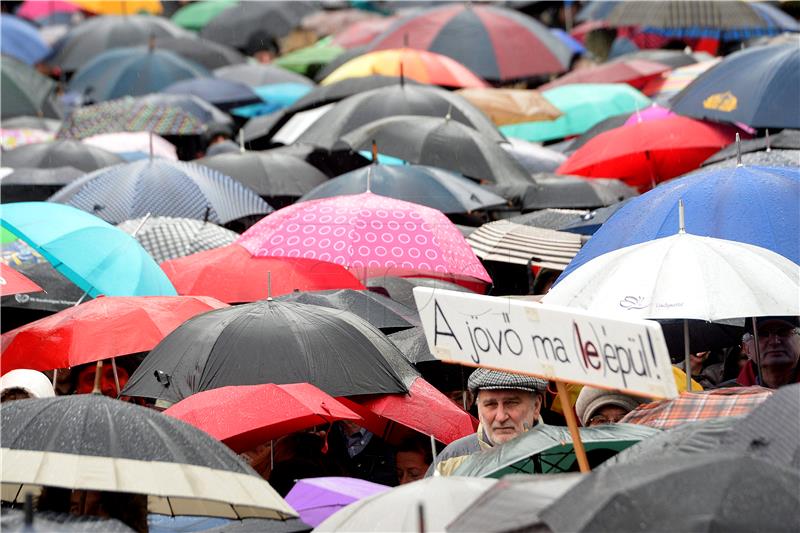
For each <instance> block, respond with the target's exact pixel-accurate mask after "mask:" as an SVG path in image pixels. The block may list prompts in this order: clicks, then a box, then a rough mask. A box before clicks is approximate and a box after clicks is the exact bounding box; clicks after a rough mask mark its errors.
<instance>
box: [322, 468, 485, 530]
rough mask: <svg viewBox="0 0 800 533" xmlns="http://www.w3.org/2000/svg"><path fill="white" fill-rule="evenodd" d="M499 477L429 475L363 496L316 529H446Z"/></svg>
mask: <svg viewBox="0 0 800 533" xmlns="http://www.w3.org/2000/svg"><path fill="white" fill-rule="evenodd" d="M494 483H495V480H489V479H475V478H463V477H438V476H437V477H428V478H425V479H421V480H419V481H414V482H412V483H408V484H406V485H400V486H399V487H395V488H393V489H392V490H389V491H386V492H382V493H380V494H376V495H373V496H370V497H368V498H364V499H362V500H359V501H357V502H355V503H353V504H351V505H348V506H347V507H345V508H344V509H341V510H340V511H338V512H336V513H334V514H333V515H331V516H330V517H328V518H327V519H326V520H325V521H323V522H322V523H321V524H319V525H318V526H317V528H316V529H315V531H319V532H329V531H388V530H391V531H409V532H411V531H419V530H420V524H424V526H423V527H424V530H425V531H444V528H445V526H446V525H447V524H448V523H449V522H450V521H451V520H452V519H453V518H455V517H456V516H458V515H459V514H460V513H461V512H462V511H464V510H465V509H467V508H468V507H469V506H470V505H471V504H472V502H474V501H475V500H476V499H477V498H478V496H480V494H481V493H483V492H484V491H486V490H487V489H489V488H490V487H491V486H492V485H493V484H494Z"/></svg>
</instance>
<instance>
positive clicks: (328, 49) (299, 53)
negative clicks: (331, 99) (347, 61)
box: [274, 37, 345, 77]
mask: <svg viewBox="0 0 800 533" xmlns="http://www.w3.org/2000/svg"><path fill="white" fill-rule="evenodd" d="M344 51H345V49H344V48H342V47H341V46H339V45H337V44H334V42H333V38H332V37H326V38H324V39H320V40H319V41H317V42H315V43H314V44H312V45H311V46H306V47H305V48H300V49H299V50H294V51H292V52H289V53H288V54H283V55H281V56H280V57H279V58H278V59H276V60H275V61H274V63H275V64H276V65H277V66H279V67H283V68H285V69H286V70H291V71H292V72H296V73H298V74H303V75H306V76H309V77H313V75H314V74H315V73H316V71H317V70H319V68H320V67H322V66H324V65H327V64H328V63H330V62H331V61H333V60H334V59H336V58H337V57H339V56H340V55H342V53H344Z"/></svg>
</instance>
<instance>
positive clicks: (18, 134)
mask: <svg viewBox="0 0 800 533" xmlns="http://www.w3.org/2000/svg"><path fill="white" fill-rule="evenodd" d="M54 137H55V134H53V133H51V132H49V131H43V130H35V129H28V128H21V129H8V128H0V147H2V149H3V150H13V149H14V148H17V147H19V146H24V145H26V144H34V143H42V142H46V141H52V140H53V138H54Z"/></svg>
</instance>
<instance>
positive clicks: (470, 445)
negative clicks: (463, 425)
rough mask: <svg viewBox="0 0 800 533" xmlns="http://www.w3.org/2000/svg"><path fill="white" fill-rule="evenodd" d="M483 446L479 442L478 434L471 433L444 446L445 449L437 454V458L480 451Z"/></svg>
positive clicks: (442, 458)
mask: <svg viewBox="0 0 800 533" xmlns="http://www.w3.org/2000/svg"><path fill="white" fill-rule="evenodd" d="M480 449H481V446H480V443H479V442H478V434H477V433H470V434H469V435H467V436H465V437H461V438H460V439H458V440H454V441H453V442H451V443H450V444H448V445H447V446H445V447H444V449H443V450H442V451H441V452H440V453H439V455H437V456H436V457H437V459H441V460H444V459H448V458H450V457H456V456H459V455H467V454H471V453H475V452H478V451H480Z"/></svg>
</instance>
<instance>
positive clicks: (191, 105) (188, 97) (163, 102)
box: [133, 93, 233, 133]
mask: <svg viewBox="0 0 800 533" xmlns="http://www.w3.org/2000/svg"><path fill="white" fill-rule="evenodd" d="M133 102H135V103H136V104H137V105H151V104H153V105H157V106H161V107H167V108H177V109H178V110H181V111H185V112H186V113H188V114H189V115H191V116H192V117H194V118H195V119H197V120H198V121H200V123H202V124H203V125H205V126H208V127H209V128H222V129H225V130H229V131H230V132H231V133H232V132H233V120H232V119H231V117H230V116H229V115H228V114H227V113H225V112H223V111H222V110H220V109H218V108H217V107H216V106H214V105H212V104H210V103H208V102H206V101H205V100H203V99H202V98H200V97H198V96H194V95H193V94H166V93H152V94H146V95H144V96H140V97H138V98H136V99H134V100H133ZM154 133H158V132H154ZM200 133H202V132H200Z"/></svg>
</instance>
